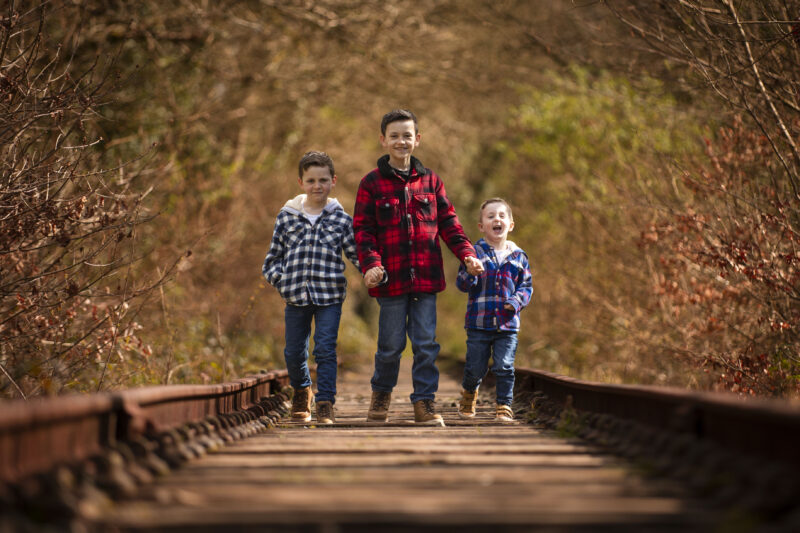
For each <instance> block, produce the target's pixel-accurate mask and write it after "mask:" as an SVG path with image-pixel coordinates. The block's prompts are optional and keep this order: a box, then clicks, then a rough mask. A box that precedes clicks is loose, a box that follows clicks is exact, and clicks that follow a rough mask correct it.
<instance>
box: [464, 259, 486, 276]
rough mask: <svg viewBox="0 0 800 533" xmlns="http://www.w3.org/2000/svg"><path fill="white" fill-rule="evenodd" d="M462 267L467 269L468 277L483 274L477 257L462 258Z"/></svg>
mask: <svg viewBox="0 0 800 533" xmlns="http://www.w3.org/2000/svg"><path fill="white" fill-rule="evenodd" d="M464 266H465V267H467V272H469V275H470V276H479V275H481V274H483V263H481V262H480V261H479V260H478V258H477V257H472V256H469V257H466V258H464Z"/></svg>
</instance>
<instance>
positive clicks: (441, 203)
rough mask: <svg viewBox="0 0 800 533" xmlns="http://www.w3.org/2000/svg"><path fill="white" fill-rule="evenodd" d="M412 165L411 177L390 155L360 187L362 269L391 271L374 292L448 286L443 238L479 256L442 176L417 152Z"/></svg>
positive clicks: (357, 218) (464, 253)
mask: <svg viewBox="0 0 800 533" xmlns="http://www.w3.org/2000/svg"><path fill="white" fill-rule="evenodd" d="M411 170H412V171H411V176H410V177H409V179H408V181H406V180H405V179H403V178H402V177H400V176H398V175H397V174H396V173H395V171H394V170H393V169H392V167H391V166H389V156H388V155H385V156H383V157H381V158H380V159H379V160H378V168H376V169H374V170H373V171H372V172H370V173H369V174H367V175H366V176H364V178H362V180H361V184H360V185H359V186H358V193H357V195H356V205H355V208H354V210H353V227H354V228H355V239H356V245H357V249H358V259H359V261H361V270H362V272H365V273H366V271H367V270H369V269H370V268H372V267H376V266H383V267H384V268H385V269H386V273H387V275H388V278H387V281H386V282H385V283H383V284H381V285H379V286H377V287H374V288H372V289H370V290H369V294H370V295H371V296H399V295H401V294H407V293H412V292H428V293H436V292H440V291H442V290H444V287H445V280H444V269H443V266H442V250H441V248H440V246H439V237H441V238H442V239H443V240H444V242H445V243H446V244H447V246H448V247H449V248H450V250H451V251H452V252H453V253H454V254H455V255H456V257H458V258H459V259H460V260H462V261H463V260H464V258H466V257H468V256H474V255H475V251H474V250H473V249H472V245H471V244H470V242H469V239H468V238H467V236H466V235H465V234H464V229H463V228H462V227H461V224H460V223H459V221H458V216H456V211H455V209H454V208H453V204H451V203H450V200H449V199H448V198H447V193H446V192H445V190H444V183H442V180H441V179H440V178H439V176H437V175H436V174H435V173H433V172H432V171H431V170H430V169H427V168H425V167H424V166H422V163H420V161H419V160H418V159H416V158H415V157H413V156H412V158H411Z"/></svg>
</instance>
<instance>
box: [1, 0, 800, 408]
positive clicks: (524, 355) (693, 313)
mask: <svg viewBox="0 0 800 533" xmlns="http://www.w3.org/2000/svg"><path fill="white" fill-rule="evenodd" d="M792 4H794V2H785V1H783V0H765V1H764V2H752V3H751V2H739V1H733V0H687V1H685V2H680V3H676V2H669V1H660V0H659V1H652V0H647V1H645V0H638V1H625V2H622V1H611V0H607V1H601V2H576V1H570V0H559V1H544V0H542V1H539V0H537V1H528V0H466V1H461V0H432V1H421V0H420V1H417V0H411V1H408V2H404V3H402V4H393V3H384V2H375V1H368V0H318V1H313V0H285V1H284V0H221V1H216V2H210V1H207V0H159V1H155V0H137V1H136V2H126V1H115V0H104V1H100V0H71V1H67V0H52V1H47V2H38V1H34V2H16V1H14V0H12V1H10V2H9V3H8V4H7V6H6V7H5V8H2V12H0V17H2V18H0V59H1V60H2V64H0V69H1V70H0V115H2V118H1V119H0V124H2V125H0V143H2V144H0V149H2V152H3V153H2V157H3V161H2V168H1V170H2V175H1V176H0V179H2V183H0V187H2V188H1V189H0V198H1V199H2V202H0V370H2V373H1V374H0V391H1V393H2V395H3V396H6V397H30V396H35V395H42V394H54V393H60V392H65V391H95V390H107V389H113V388H120V387H129V386H136V385H142V384H159V383H187V382H217V381H220V380H224V379H230V378H232V377H236V376H241V375H244V374H247V373H251V372H255V371H258V370H259V369H265V368H279V367H282V366H283V360H282V349H283V319H282V317H283V305H282V302H281V300H280V298H279V297H278V295H277V292H276V291H275V290H274V289H272V288H271V287H269V286H268V285H266V283H265V281H264V280H263V278H262V277H261V275H260V267H261V263H262V261H263V258H264V254H265V252H266V249H267V246H268V244H269V240H270V237H271V234H272V226H273V222H274V220H275V216H276V214H277V212H278V210H279V209H280V207H281V206H282V205H283V203H284V202H285V201H286V199H288V198H289V197H291V196H293V195H295V194H296V193H298V192H299V188H298V186H297V181H296V164H297V161H298V159H299V157H300V156H301V155H302V154H303V153H304V152H306V151H307V150H310V149H319V150H324V151H326V152H328V153H329V154H331V156H332V157H333V159H334V161H335V163H336V170H337V174H338V177H339V181H338V184H337V187H336V190H335V192H334V194H333V195H334V196H336V197H337V198H338V199H339V200H340V201H341V202H342V204H343V205H344V206H345V207H346V209H347V210H348V211H349V212H352V205H353V201H354V196H355V191H356V188H357V186H358V182H359V180H360V178H361V177H362V176H363V175H364V174H365V173H366V172H368V171H369V170H371V169H372V168H374V166H375V161H376V160H377V158H378V157H379V156H380V155H381V147H380V145H379V142H378V135H379V133H380V132H379V121H380V118H381V116H382V115H383V114H384V113H385V112H386V111H388V110H390V109H393V108H397V107H406V108H409V109H412V110H413V111H414V112H415V113H416V114H417V116H418V117H419V118H420V130H421V134H422V143H421V146H420V148H419V150H418V153H417V155H418V156H419V158H420V159H421V160H422V161H423V162H424V163H425V165H426V166H428V167H431V168H433V169H436V170H437V172H438V173H439V174H440V175H441V176H442V177H443V179H444V181H445V183H446V186H447V191H448V194H449V196H450V198H451V200H452V201H453V203H454V204H455V206H456V209H457V211H458V213H459V216H460V218H461V221H462V223H463V225H464V226H465V228H466V229H467V232H468V234H469V235H470V237H471V238H474V239H477V238H478V237H479V234H478V231H477V225H476V223H477V208H478V206H479V205H480V202H481V201H482V200H483V199H485V198H487V197H489V196H497V195H499V196H503V197H506V198H507V199H508V200H509V201H510V203H511V205H512V207H513V208H514V217H515V222H516V228H515V230H514V232H513V234H512V235H511V238H512V239H513V240H514V241H515V242H517V244H519V245H520V246H521V247H522V248H523V249H525V250H526V251H527V252H528V254H529V257H530V260H531V264H532V266H533V269H534V287H535V294H534V298H533V300H532V303H531V305H530V307H529V308H528V309H526V310H525V311H524V313H523V318H522V324H523V330H522V331H521V334H520V337H521V339H520V345H519V349H518V354H517V365H518V366H529V367H538V368H542V369H545V370H551V371H556V372H559V373H563V374H567V375H570V376H574V377H579V378H587V379H593V380H600V381H606V382H620V383H653V384H663V385H674V386H680V387H691V388H697V389H715V390H729V391H734V392H737V393H739V394H745V395H773V396H797V395H798V392H800V353H799V350H798V347H800V337H799V335H800V215H799V214H798V213H800V209H798V207H800V196H799V195H798V183H799V180H798V168H799V167H800V157H798V150H797V146H796V143H797V142H798V131H800V119H799V118H798V117H799V116H800V115H798V110H800V107H799V106H800V102H799V99H800V84H799V83H798V80H797V79H796V76H795V75H794V72H796V65H798V64H800V44H799V43H800V21H798V20H797V16H798V13H800V10H798V5H797V4H794V6H792ZM446 268H447V275H448V280H449V288H448V290H446V291H445V292H444V293H443V294H442V295H441V296H440V298H439V328H438V337H439V341H440V343H441V344H442V357H443V358H459V357H463V352H464V338H465V335H464V331H463V314H464V309H465V297H464V295H463V294H461V293H459V292H458V291H457V290H455V287H454V284H453V283H452V281H453V279H454V275H455V272H456V270H457V264H456V262H455V259H454V258H453V257H448V258H447V259H446ZM347 275H348V279H349V281H350V291H349V294H348V298H347V301H346V303H345V313H344V316H343V321H342V328H341V332H340V342H339V352H340V358H341V359H342V360H343V361H344V362H345V364H361V363H364V364H369V363H370V361H371V358H372V354H373V353H374V350H375V346H374V343H375V337H376V331H377V324H376V320H375V316H376V311H377V305H376V304H375V302H374V301H373V300H372V299H371V298H370V297H369V296H368V295H367V293H366V290H365V289H364V288H363V286H362V284H361V281H360V276H359V274H358V273H357V272H356V271H355V270H354V269H352V267H348V272H347Z"/></svg>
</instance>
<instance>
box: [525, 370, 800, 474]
mask: <svg viewBox="0 0 800 533" xmlns="http://www.w3.org/2000/svg"><path fill="white" fill-rule="evenodd" d="M516 372H517V377H518V379H519V381H520V382H521V383H520V389H521V390H527V391H538V392H539V393H541V394H544V395H545V396H547V397H548V398H549V399H550V400H553V401H555V402H557V403H560V404H569V405H570V406H571V407H572V408H573V409H575V410H577V411H580V412H584V413H594V414H598V415H610V416H614V417H617V418H619V419H623V420H628V421H633V422H636V423H638V424H642V425H644V426H649V427H652V428H655V429H659V430H666V431H669V432H672V433H679V434H687V435H691V436H693V437H695V438H697V439H703V440H705V441H709V442H712V443H714V444H716V445H719V446H720V447H722V448H724V449H726V450H728V451H736V452H741V453H744V454H748V455H758V456H765V457H769V458H770V459H772V460H778V461H781V462H783V463H787V464H790V465H793V466H794V467H795V468H797V469H798V470H800V407H798V406H796V405H790V404H788V403H787V402H782V401H779V400H772V399H765V398H747V399H740V398H738V397H736V396H734V395H732V394H725V393H701V392H692V391H687V390H682V389H676V388H668V387H655V386H641V385H611V384H603V383H594V382H589V381H582V380H579V379H573V378H569V377H565V376H560V375H558V374H553V373H550V372H544V371H540V370H533V369H529V368H518V369H517V370H516Z"/></svg>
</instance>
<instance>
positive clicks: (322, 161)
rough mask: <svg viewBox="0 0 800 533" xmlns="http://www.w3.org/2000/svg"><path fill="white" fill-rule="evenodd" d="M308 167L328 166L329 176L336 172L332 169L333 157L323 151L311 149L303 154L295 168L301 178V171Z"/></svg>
mask: <svg viewBox="0 0 800 533" xmlns="http://www.w3.org/2000/svg"><path fill="white" fill-rule="evenodd" d="M308 167H328V170H330V171H331V178H333V177H334V176H335V175H336V172H335V171H334V170H333V159H331V156H329V155H328V154H326V153H325V152H318V151H316V150H312V151H310V152H306V153H305V154H303V157H301V158H300V164H299V165H298V168H297V172H298V174H299V176H300V179H303V173H304V172H305V171H306V170H308Z"/></svg>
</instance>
